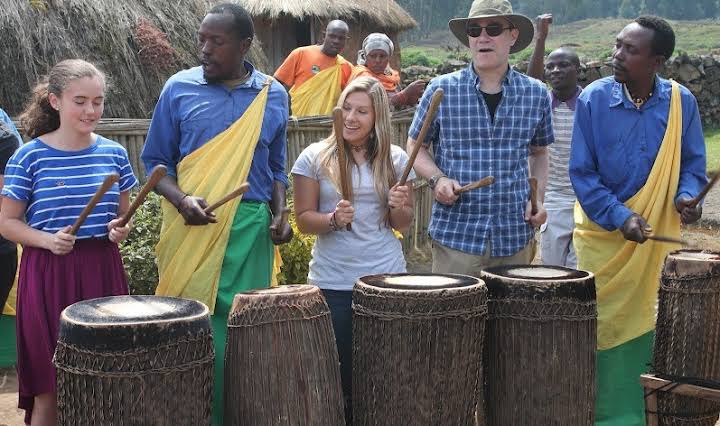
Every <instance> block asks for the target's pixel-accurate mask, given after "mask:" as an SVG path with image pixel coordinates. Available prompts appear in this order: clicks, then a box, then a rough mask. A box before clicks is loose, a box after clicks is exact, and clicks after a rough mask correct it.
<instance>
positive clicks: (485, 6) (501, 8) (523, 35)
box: [448, 0, 535, 53]
mask: <svg viewBox="0 0 720 426" xmlns="http://www.w3.org/2000/svg"><path fill="white" fill-rule="evenodd" d="M496 17H499V18H505V19H507V20H508V21H510V23H511V24H512V25H513V26H514V27H515V28H517V29H518V30H519V31H520V34H518V38H517V41H515V44H514V45H513V46H512V47H511V48H510V53H515V52H519V51H521V50H523V49H524V48H526V47H527V46H528V45H529V44H530V42H532V39H533V34H534V33H535V29H534V28H533V23H532V21H531V20H530V19H529V18H528V17H527V16H524V15H519V14H516V13H513V10H512V5H511V4H510V1H509V0H474V1H473V2H472V5H470V13H468V17H467V18H455V19H451V20H450V22H448V25H450V31H452V33H453V35H454V36H455V37H457V39H458V40H460V42H461V43H462V44H464V45H465V46H469V43H468V35H467V32H466V31H465V27H466V26H467V22H468V21H470V20H473V19H481V18H496Z"/></svg>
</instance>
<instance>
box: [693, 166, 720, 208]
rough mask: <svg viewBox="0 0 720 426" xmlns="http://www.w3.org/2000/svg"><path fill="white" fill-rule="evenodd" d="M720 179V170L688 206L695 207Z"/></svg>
mask: <svg viewBox="0 0 720 426" xmlns="http://www.w3.org/2000/svg"><path fill="white" fill-rule="evenodd" d="M718 179H720V171H719V172H717V173H715V176H713V178H712V179H710V182H708V183H707V185H705V187H704V188H703V189H702V191H700V193H699V194H698V196H697V197H695V198H693V199H692V200H691V201H690V204H688V207H690V208H695V207H696V206H697V205H698V203H700V201H702V199H703V198H705V196H706V195H707V193H708V192H710V190H711V189H712V187H713V186H715V184H716V183H717V181H718Z"/></svg>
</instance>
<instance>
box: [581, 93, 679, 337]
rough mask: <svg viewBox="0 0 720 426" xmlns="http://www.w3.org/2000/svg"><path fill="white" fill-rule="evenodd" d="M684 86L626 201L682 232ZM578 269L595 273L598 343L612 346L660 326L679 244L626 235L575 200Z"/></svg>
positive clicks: (653, 222)
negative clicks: (641, 181) (658, 312)
mask: <svg viewBox="0 0 720 426" xmlns="http://www.w3.org/2000/svg"><path fill="white" fill-rule="evenodd" d="M681 133H682V105H681V99H680V89H679V88H678V84H677V83H676V82H674V81H673V82H672V96H671V98H670V114H669V116H668V125H667V129H666V131H665V136H664V137H663V140H662V145H661V147H660V150H659V151H658V155H657V157H656V159H655V163H654V164H653V167H652V170H651V171H650V175H649V176H648V179H647V181H646V183H645V185H644V186H643V187H642V188H641V189H640V190H639V191H638V192H637V193H636V194H635V195H633V197H632V198H630V199H629V200H628V201H626V202H625V205H626V206H627V207H628V208H629V209H630V210H632V211H634V212H635V213H638V214H640V215H641V216H642V217H643V218H645V220H646V221H647V223H648V224H649V225H650V226H652V228H653V231H654V232H655V233H657V234H661V235H667V236H670V237H675V238H679V237H680V215H679V214H678V213H677V211H676V210H675V205H674V199H675V195H676V193H677V187H678V182H679V178H680V152H681V151H680V148H681V137H682V134H681ZM573 241H574V244H575V251H576V253H577V257H578V269H582V270H588V271H591V272H593V273H595V286H596V288H597V304H598V349H599V350H605V349H611V348H613V347H616V346H618V345H621V344H623V343H625V342H627V341H629V340H631V339H634V338H636V337H639V336H641V335H643V334H645V333H647V332H649V331H650V330H652V329H653V328H654V326H655V304H656V299H657V292H658V282H659V279H660V273H661V269H662V264H663V262H664V260H665V256H666V255H667V253H668V252H670V251H672V250H675V249H678V248H679V246H678V245H677V244H669V243H660V242H656V241H652V240H648V241H646V242H645V243H644V244H637V243H635V242H631V241H627V240H625V238H623V236H622V233H621V232H620V231H619V230H615V231H612V232H608V231H606V230H604V229H602V228H601V227H600V226H598V225H597V224H595V223H594V222H592V221H591V220H590V219H589V218H588V217H587V215H586V214H585V212H584V211H583V210H582V208H581V207H580V205H579V204H578V203H576V204H575V231H574V233H573Z"/></svg>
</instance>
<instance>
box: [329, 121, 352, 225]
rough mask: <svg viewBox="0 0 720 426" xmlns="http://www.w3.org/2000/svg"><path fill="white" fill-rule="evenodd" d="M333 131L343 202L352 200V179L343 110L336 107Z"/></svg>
mask: <svg viewBox="0 0 720 426" xmlns="http://www.w3.org/2000/svg"><path fill="white" fill-rule="evenodd" d="M333 130H334V131H335V139H336V140H337V153H338V170H339V173H340V191H341V192H342V194H341V195H342V198H343V200H348V201H352V200H350V198H352V187H351V185H352V181H351V178H350V175H349V173H350V170H349V169H348V167H347V160H346V157H347V153H346V152H345V139H343V113H342V108H338V107H336V108H335V109H334V110H333ZM347 230H348V231H352V225H351V224H349V223H348V224H347Z"/></svg>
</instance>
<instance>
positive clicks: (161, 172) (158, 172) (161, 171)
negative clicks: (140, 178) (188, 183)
mask: <svg viewBox="0 0 720 426" xmlns="http://www.w3.org/2000/svg"><path fill="white" fill-rule="evenodd" d="M166 175H167V167H165V166H163V165H162V164H160V165H158V166H155V168H154V169H153V171H152V173H151V174H150V178H149V179H148V181H147V182H145V185H143V187H142V189H141V190H140V192H139V193H138V195H137V197H135V200H134V201H133V202H132V204H130V208H129V209H128V211H127V212H126V213H125V214H124V215H123V216H122V217H121V218H120V222H118V224H117V226H119V227H123V226H125V225H127V223H128V222H129V221H130V218H131V217H132V216H133V215H134V214H135V212H136V211H137V209H138V208H139V207H140V206H141V205H142V203H143V202H145V198H146V197H147V195H148V194H149V193H150V191H152V190H153V189H154V188H155V185H157V184H158V182H160V179H162V178H164V177H165V176H166Z"/></svg>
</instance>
